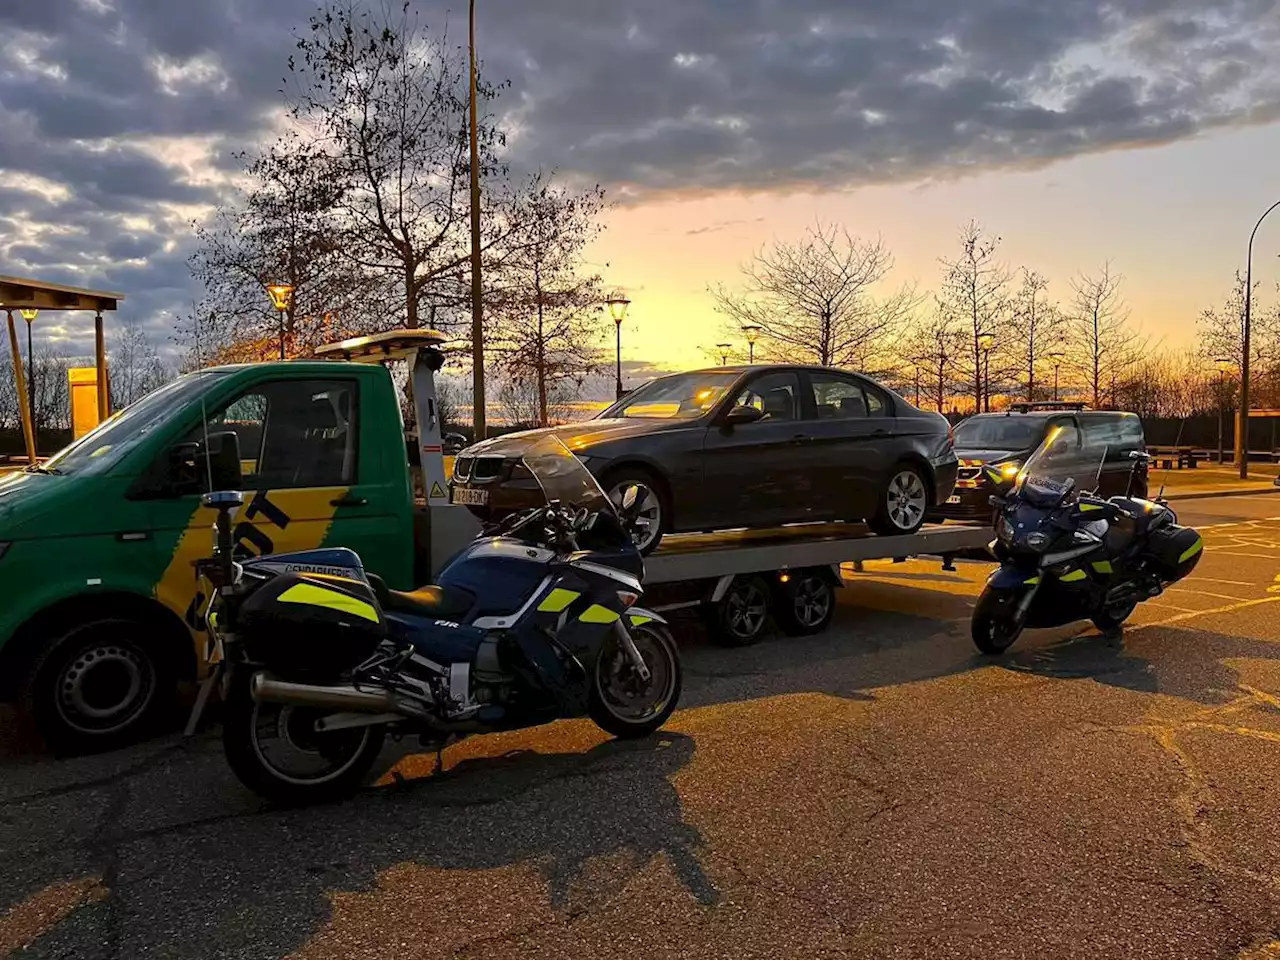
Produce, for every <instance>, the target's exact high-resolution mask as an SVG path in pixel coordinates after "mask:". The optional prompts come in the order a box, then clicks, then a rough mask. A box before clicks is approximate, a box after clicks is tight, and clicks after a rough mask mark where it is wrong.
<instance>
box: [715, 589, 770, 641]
mask: <svg viewBox="0 0 1280 960" xmlns="http://www.w3.org/2000/svg"><path fill="white" fill-rule="evenodd" d="M702 616H703V621H704V622H705V623H706V626H707V633H708V635H710V637H711V639H712V640H713V641H714V642H716V643H717V644H719V645H720V646H722V647H749V646H751V645H752V644H753V643H756V642H757V641H759V640H760V638H761V637H763V636H764V633H765V627H766V626H767V625H768V622H769V588H768V586H767V585H766V584H765V582H764V580H763V579H761V578H760V577H735V578H734V580H733V583H731V584H730V585H729V589H728V590H727V591H725V595H724V596H723V597H721V598H720V601H719V602H718V603H712V604H708V605H707V606H705V607H703V613H702Z"/></svg>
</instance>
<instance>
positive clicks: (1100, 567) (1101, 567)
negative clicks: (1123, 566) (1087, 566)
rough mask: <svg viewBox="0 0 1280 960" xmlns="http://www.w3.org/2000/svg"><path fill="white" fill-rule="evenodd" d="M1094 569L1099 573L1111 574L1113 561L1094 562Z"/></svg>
mask: <svg viewBox="0 0 1280 960" xmlns="http://www.w3.org/2000/svg"><path fill="white" fill-rule="evenodd" d="M1093 569H1095V570H1097V571H1098V572H1099V573H1111V561H1110V560H1095V561H1094V562H1093Z"/></svg>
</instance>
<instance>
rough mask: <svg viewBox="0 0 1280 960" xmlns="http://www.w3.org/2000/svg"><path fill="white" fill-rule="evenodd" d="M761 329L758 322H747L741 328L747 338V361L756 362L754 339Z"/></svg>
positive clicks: (758, 335) (757, 338)
mask: <svg viewBox="0 0 1280 960" xmlns="http://www.w3.org/2000/svg"><path fill="white" fill-rule="evenodd" d="M763 330H764V328H763V327H761V326H760V325H759V324H758V323H748V324H745V325H744V326H743V328H742V335H743V336H744V337H746V338H747V363H755V362H756V341H757V340H759V339H760V334H761V332H762V331H763Z"/></svg>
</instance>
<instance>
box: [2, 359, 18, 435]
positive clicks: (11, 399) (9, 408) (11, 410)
mask: <svg viewBox="0 0 1280 960" xmlns="http://www.w3.org/2000/svg"><path fill="white" fill-rule="evenodd" d="M9 357H10V351H9V346H8V344H7V343H6V344H5V345H4V350H3V352H2V353H0V430H17V429H18V428H19V424H20V422H21V421H20V419H19V415H18V388H17V386H16V385H15V384H14V382H13V361H12V360H11V359H10V358H9Z"/></svg>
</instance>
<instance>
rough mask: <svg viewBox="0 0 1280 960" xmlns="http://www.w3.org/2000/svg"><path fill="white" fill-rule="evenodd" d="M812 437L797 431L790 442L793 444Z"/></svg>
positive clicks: (804, 441) (805, 441)
mask: <svg viewBox="0 0 1280 960" xmlns="http://www.w3.org/2000/svg"><path fill="white" fill-rule="evenodd" d="M812 439H813V438H812V437H810V436H809V435H808V434H807V433H797V434H796V435H795V436H794V437H792V438H791V442H792V443H794V444H801V443H808V442H809V441H810V440H812Z"/></svg>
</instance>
